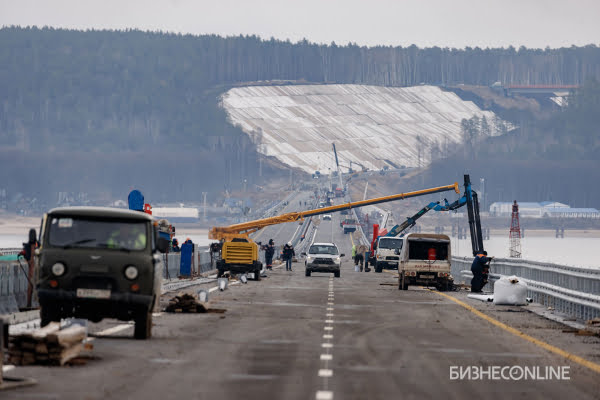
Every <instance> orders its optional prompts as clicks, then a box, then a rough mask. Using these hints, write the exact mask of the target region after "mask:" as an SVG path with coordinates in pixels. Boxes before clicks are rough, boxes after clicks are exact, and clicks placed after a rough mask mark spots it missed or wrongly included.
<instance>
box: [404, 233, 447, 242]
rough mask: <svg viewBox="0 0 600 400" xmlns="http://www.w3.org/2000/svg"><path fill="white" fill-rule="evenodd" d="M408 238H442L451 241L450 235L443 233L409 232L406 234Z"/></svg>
mask: <svg viewBox="0 0 600 400" xmlns="http://www.w3.org/2000/svg"><path fill="white" fill-rule="evenodd" d="M404 237H405V238H407V239H408V240H411V239H441V240H448V241H450V237H449V236H448V235H442V234H437V233H409V234H407V235H406V236H404Z"/></svg>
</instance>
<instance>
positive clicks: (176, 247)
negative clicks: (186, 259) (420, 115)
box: [173, 238, 181, 253]
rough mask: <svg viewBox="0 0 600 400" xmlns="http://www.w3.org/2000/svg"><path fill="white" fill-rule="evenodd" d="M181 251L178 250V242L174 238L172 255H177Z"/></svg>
mask: <svg viewBox="0 0 600 400" xmlns="http://www.w3.org/2000/svg"><path fill="white" fill-rule="evenodd" d="M180 251H181V249H180V248H179V242H178V241H177V239H176V238H173V253H179V252H180Z"/></svg>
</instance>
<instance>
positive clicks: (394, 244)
mask: <svg viewBox="0 0 600 400" xmlns="http://www.w3.org/2000/svg"><path fill="white" fill-rule="evenodd" d="M403 242H404V241H403V240H402V239H392V238H381V239H379V248H380V249H402V243H403Z"/></svg>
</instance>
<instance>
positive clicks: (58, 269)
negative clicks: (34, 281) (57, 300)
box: [51, 263, 66, 276]
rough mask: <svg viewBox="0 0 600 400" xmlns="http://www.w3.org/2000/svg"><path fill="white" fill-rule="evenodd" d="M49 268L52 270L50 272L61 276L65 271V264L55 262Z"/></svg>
mask: <svg viewBox="0 0 600 400" xmlns="http://www.w3.org/2000/svg"><path fill="white" fill-rule="evenodd" d="M51 270H52V273H53V274H54V275H55V276H61V275H63V274H64V273H65V271H66V268H65V264H63V263H56V264H54V265H53V266H52V268H51Z"/></svg>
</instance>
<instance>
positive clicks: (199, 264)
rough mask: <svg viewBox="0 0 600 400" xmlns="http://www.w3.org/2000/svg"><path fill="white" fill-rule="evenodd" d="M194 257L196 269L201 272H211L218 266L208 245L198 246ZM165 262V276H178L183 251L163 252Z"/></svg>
mask: <svg viewBox="0 0 600 400" xmlns="http://www.w3.org/2000/svg"><path fill="white" fill-rule="evenodd" d="M192 259H193V260H195V263H194V264H193V267H194V270H195V271H196V272H197V273H199V274H202V273H205V272H210V271H212V270H214V269H216V268H217V267H216V265H215V264H214V262H212V260H211V257H210V249H209V247H208V246H202V247H196V248H195V249H194V253H193V255H192ZM163 263H164V265H165V273H164V275H163V278H167V277H169V278H177V277H178V276H179V269H180V265H181V253H169V254H163ZM167 268H168V275H167Z"/></svg>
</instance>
